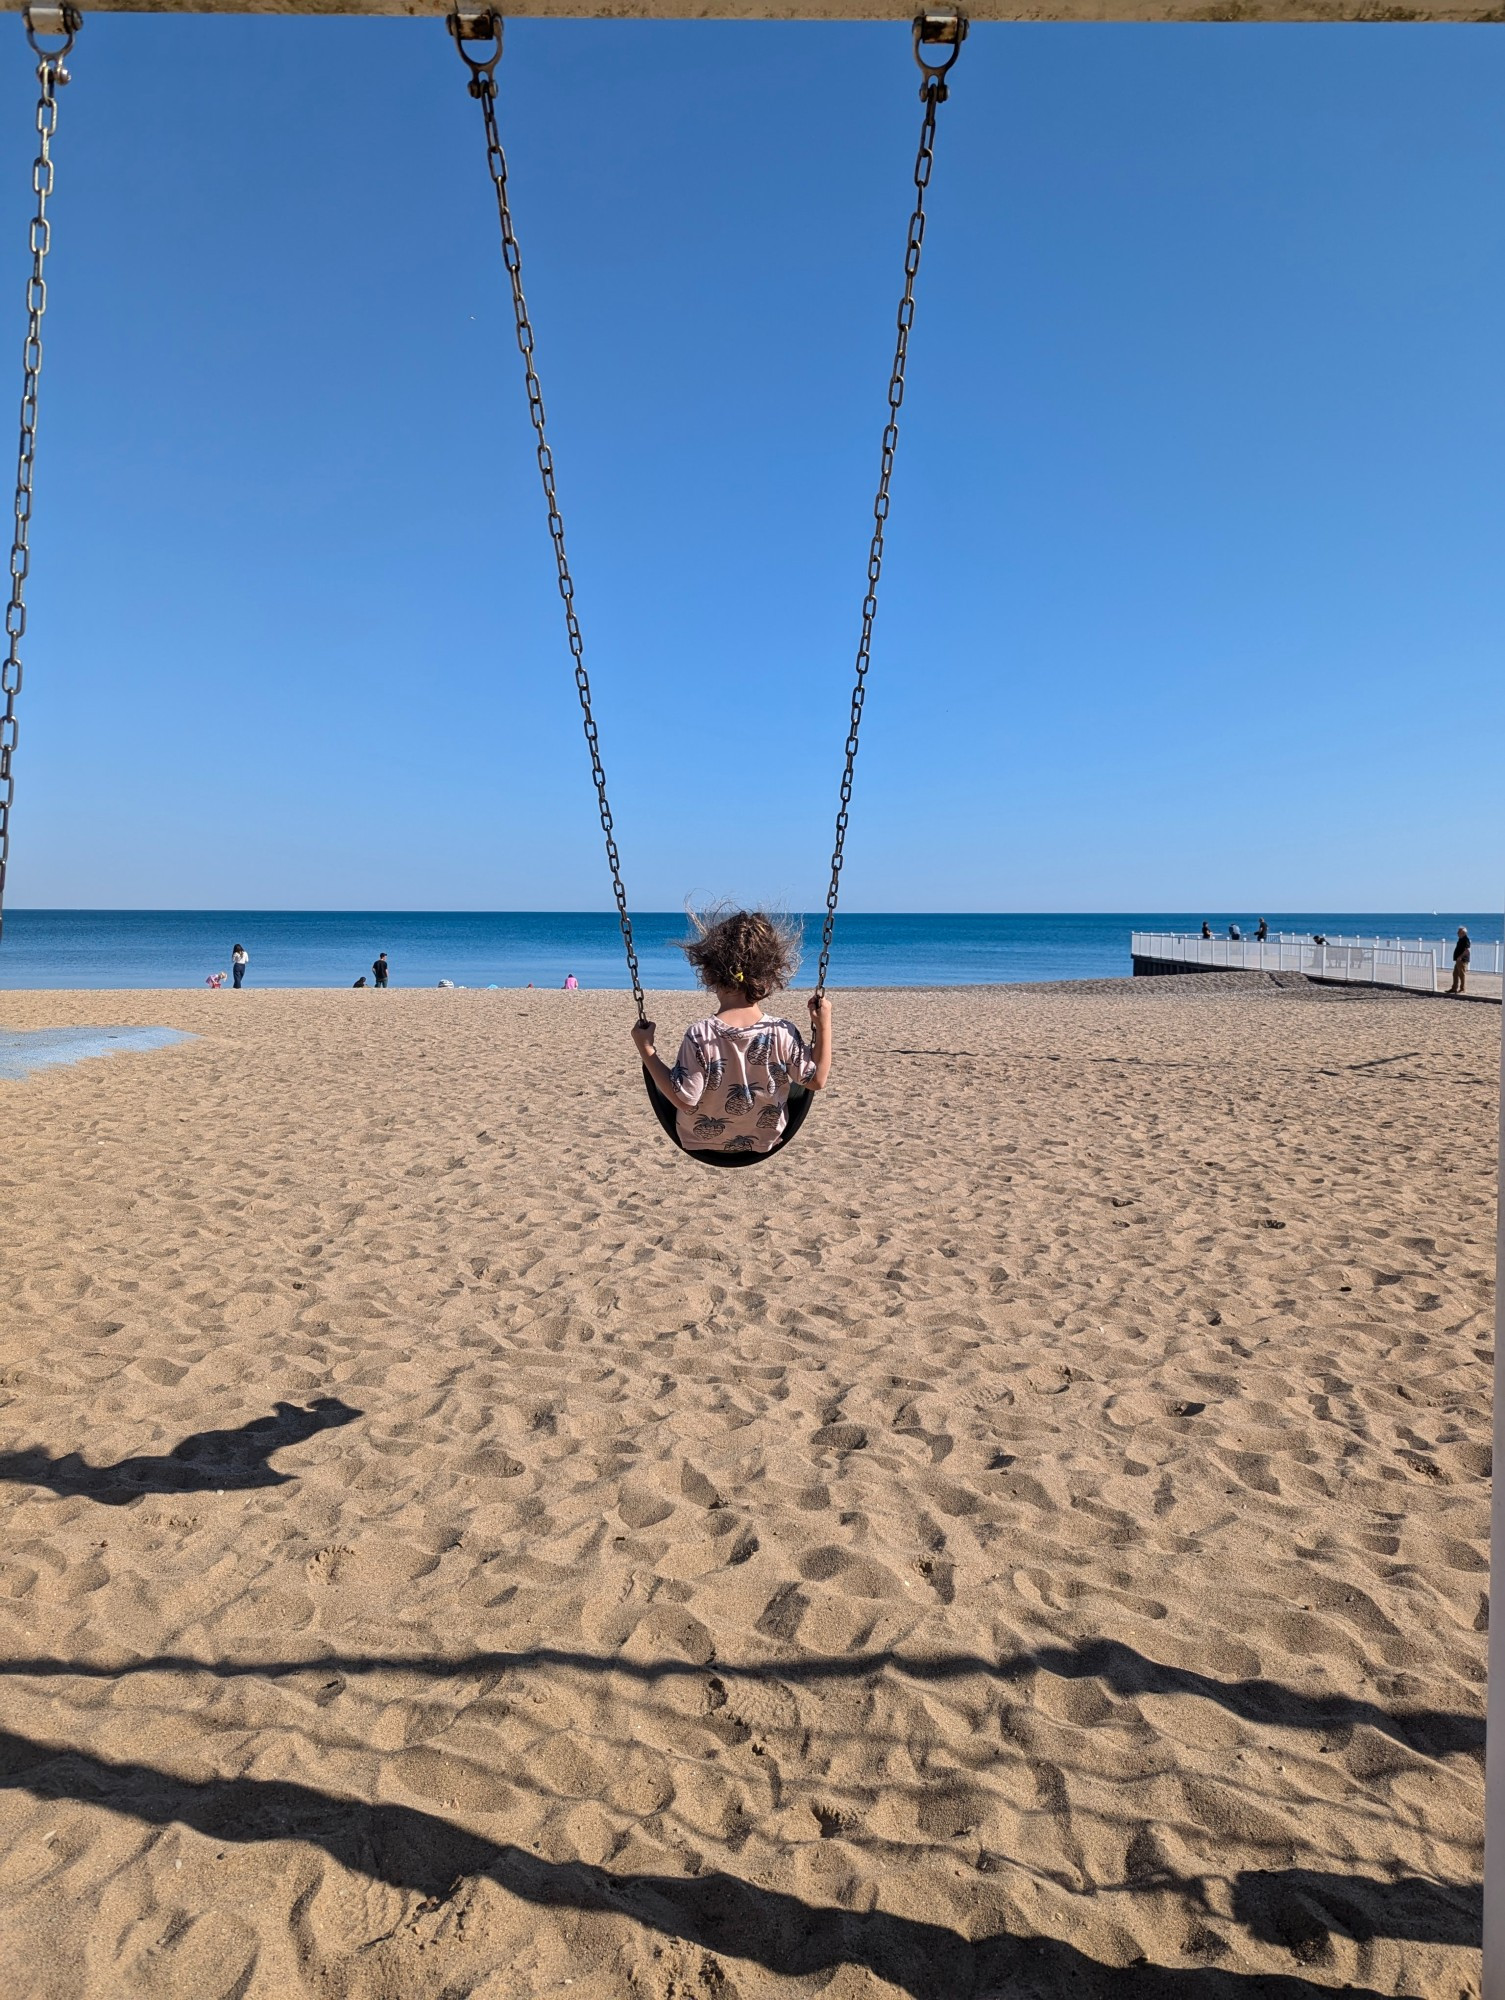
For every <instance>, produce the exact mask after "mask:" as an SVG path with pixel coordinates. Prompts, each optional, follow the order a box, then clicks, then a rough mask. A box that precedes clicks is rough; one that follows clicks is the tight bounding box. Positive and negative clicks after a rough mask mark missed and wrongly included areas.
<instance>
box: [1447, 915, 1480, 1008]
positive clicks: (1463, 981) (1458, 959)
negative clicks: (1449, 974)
mask: <svg viewBox="0 0 1505 2000" xmlns="http://www.w3.org/2000/svg"><path fill="white" fill-rule="evenodd" d="M1473 948H1474V944H1473V939H1472V938H1471V937H1470V936H1469V934H1468V932H1467V931H1466V930H1465V929H1464V928H1463V926H1462V924H1460V925H1459V926H1458V942H1457V943H1456V944H1455V945H1454V946H1453V983H1452V985H1451V986H1450V987H1449V988H1448V992H1449V994H1453V993H1462V992H1464V991H1465V990H1466V989H1467V987H1468V961H1469V958H1470V956H1471V955H1472V952H1473Z"/></svg>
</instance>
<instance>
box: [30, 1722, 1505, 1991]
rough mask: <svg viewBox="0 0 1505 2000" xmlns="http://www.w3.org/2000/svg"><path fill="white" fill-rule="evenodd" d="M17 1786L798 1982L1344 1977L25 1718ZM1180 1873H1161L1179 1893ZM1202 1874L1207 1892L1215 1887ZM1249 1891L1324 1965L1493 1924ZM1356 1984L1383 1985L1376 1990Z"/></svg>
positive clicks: (1408, 1898)
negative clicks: (803, 1892) (1085, 1937)
mask: <svg viewBox="0 0 1505 2000" xmlns="http://www.w3.org/2000/svg"><path fill="white" fill-rule="evenodd" d="M0 1789H5V1790H13V1791H22V1792H26V1793H28V1794H30V1796H31V1797H33V1798H36V1799H46V1800H57V1801H62V1800H78V1801H83V1802H86V1803H88V1804H90V1805H93V1806H100V1807H103V1808H104V1809H105V1810H107V1811H110V1812H115V1813H120V1814H123V1815H126V1816H128V1817H129V1818H132V1819H134V1820H136V1821H138V1822H140V1823H141V1824H143V1825H147V1826H164V1825H166V1824H168V1823H169V1822H176V1823H177V1824H180V1825H183V1826H187V1827H191V1828H193V1829H194V1830H195V1831H197V1832H199V1833H202V1834H204V1835H205V1836H207V1837H208V1838H209V1839H211V1840H214V1841H218V1842H222V1843H226V1844H229V1843H231V1842H253V1841H261V1840H300V1841H305V1842H307V1843H309V1844H310V1845H312V1846H315V1847H319V1848H322V1849H323V1851H324V1852H325V1853H326V1854H328V1855H329V1856H330V1857H331V1859H333V1860H335V1861H337V1862H339V1863H340V1864H341V1865H342V1866H344V1867H347V1868H350V1869H353V1870H355V1871H357V1872H358V1873H360V1874H362V1875H365V1876H367V1877H369V1878H371V1879H373V1880H376V1881H380V1882H385V1883H387V1884H389V1885H390V1886H391V1887H393V1888H394V1889H399V1890H407V1891H411V1892H413V1893H416V1894H418V1895H422V1896H425V1897H433V1898H437V1899H438V1900H440V1901H446V1900H448V1898H449V1897H450V1896H451V1895H452V1894H453V1893H454V1892H455V1890H456V1889H457V1888H458V1886H459V1885H460V1883H462V1882H463V1881H464V1880H465V1879H466V1878H469V1877H490V1879H491V1880H493V1881H495V1882H498V1883H500V1884H501V1885H502V1886H503V1887H504V1888H505V1889H507V1890H508V1891H509V1892H510V1893H511V1894H512V1895H514V1896H518V1897H521V1898H523V1899H524V1900H525V1901H527V1902H530V1903H533V1904H535V1905H537V1906H539V1907H545V1908H556V1909H561V1908H562V1909H570V1910H579V1911H585V1912H596V1913H599V1914H602V1915H611V1916H618V1917H625V1918H627V1919H628V1920H629V1921H631V1922H634V1923H638V1924H641V1925H642V1926H644V1928H646V1929H648V1930H650V1931H655V1932H657V1933H658V1934H659V1935H660V1936H664V1937H672V1938H679V1939H683V1940H684V1941H685V1942H687V1943H690V1944H694V1945H698V1946H701V1947H702V1948H704V1949H705V1950H707V1951H711V1952H717V1953H721V1954H724V1955H725V1956H726V1957H729V1958H747V1959H752V1960H754V1961H756V1963H757V1964H759V1965H761V1966H764V1967H766V1968H767V1969H768V1970H769V1971H771V1972H773V1973H775V1974H776V1975H779V1976H780V1977H783V1978H786V1979H803V1978H807V1977H809V1976H811V1975H813V1974H818V1973H820V1972H823V1971H834V1970H835V1969H836V1968H837V1967H839V1966H843V1965H857V1966H864V1967H866V1968H868V1969H869V1970H870V1971H872V1972H873V1973H874V1974H875V1975H876V1976H877V1977H879V1978H880V1979H885V1980H888V1981H891V1982H892V1983H893V1984H894V1985H895V1986H897V1987H899V1988H900V1989H901V1990H902V1991H903V1992H905V1993H907V1994H909V1995H910V1996H912V2000H983V1996H997V1997H998V2000H1001V1996H1003V1995H1016V1994H1017V1995H1019V1996H1021V2000H1022V1996H1026V1995H1028V1996H1037V2000H1038V1997H1039V1996H1046V1995H1050V1996H1056V1995H1059V1996H1061V2000H1066V1996H1070V2000H1317V1996H1319V1995H1322V1994H1326V1993H1330V1992H1331V1990H1332V1988H1331V1985H1330V1984H1329V1983H1328V1982H1326V1981H1323V1982H1321V1983H1314V1982H1313V1981H1310V1980H1308V1979H1305V1978H1303V1977H1301V1976H1299V1975H1293V1976H1286V1975H1283V1974H1270V1973H1237V1972H1231V1971H1223V1970H1220V1969H1219V1968H1217V1967H1216V1966H1208V1967H1205V1968H1204V1967H1196V1966H1194V1967H1187V1968H1173V1967H1164V1966H1149V1965H1135V1966H1126V1967H1115V1966H1107V1965H1103V1964H1100V1963H1099V1962H1098V1961H1096V1960H1094V1959H1091V1958H1089V1957H1087V1956H1086V1955H1085V1954H1084V1953H1082V1952H1080V1951H1078V1950H1076V1949H1075V1947H1073V1946H1072V1945H1069V1944H1066V1943H1063V1942H1061V1941H1059V1940H1056V1939H1051V1938H1039V1937H1012V1936H995V1937H991V1938H984V1939H981V1940H977V1941H973V1940H970V1939H967V1938H964V1937H962V1936H961V1935H960V1934H959V1933H958V1932H956V1931H954V1930H950V1929H948V1928H946V1927H945V1926H944V1925H941V1924H931V1923H926V1922H923V1921H921V1920H920V1919H918V1918H913V1917H901V1916H894V1915H890V1914H888V1913H887V1912H884V1911H880V1910H868V1911H853V1910H842V1909H836V1908H832V1907H830V1906H826V1905H821V1904H815V1903H808V1902H805V1901H803V1900H802V1899H801V1898H799V1897H797V1896H790V1895H786V1894H784V1893H782V1892H781V1891H779V1890H775V1889H768V1888H762V1887H759V1886H756V1885H754V1884H752V1883H749V1882H744V1881H742V1880H740V1879H739V1878H738V1877H736V1876H734V1875H727V1874H724V1873H722V1872H720V1871H712V1872H710V1873H707V1874H704V1875H697V1876H679V1875H625V1874H624V1875H614V1874H612V1873H610V1872H609V1871H608V1870H605V1869H601V1868H595V1867H590V1866H587V1865H586V1864H585V1863H583V1862H573V1861H571V1862H555V1861H545V1860H543V1859H541V1858H540V1857H539V1856H538V1855H536V1854H532V1853H529V1852H527V1851H525V1850H524V1849H521V1848H518V1847H514V1846H512V1845H511V1844H510V1843H502V1844H497V1843H495V1842H492V1841H489V1840H485V1839H483V1838H481V1837H480V1836H478V1835H476V1834H473V1833H471V1832H469V1831H467V1830H466V1829H465V1828H463V1827H459V1826H456V1825H454V1824H453V1823H451V1822H450V1821H448V1820H445V1819H441V1818H439V1817H438V1816H437V1815H436V1814H433V1813H428V1812H423V1811H420V1810H418V1809H416V1808H414V1807H411V1806H404V1805H368V1804H366V1803H364V1802H362V1801H357V1800H351V1799H346V1798H340V1797H338V1796H335V1795H333V1794H330V1793H327V1792H320V1791H316V1790H314V1789H313V1788H312V1787H311V1786H308V1785H303V1784H297V1783H293V1782H289V1781H285V1780H276V1779H261V1778H210V1779H205V1780H190V1779H183V1778H175V1777H172V1776H171V1775H169V1774H168V1773H167V1772H164V1771H159V1770H157V1769H155V1768H154V1767H153V1766H151V1765H148V1764H132V1763H116V1762H113V1761H111V1760H108V1759H105V1758H102V1757H95V1756H92V1755H89V1754H87V1753H85V1752H82V1751H77V1750H68V1749H58V1748H57V1747H56V1746H55V1745H52V1744H46V1743H41V1742H37V1741H34V1740H32V1739H31V1738H29V1737H25V1736H20V1735H17V1734H14V1733H11V1732H0ZM1297 1878H1299V1879H1297ZM1250 1884H1253V1885H1255V1886H1253V1887H1250V1886H1249V1885H1250ZM1175 1886H1176V1884H1175V1882H1174V1881H1170V1882H1166V1881H1158V1880H1157V1884H1156V1887H1157V1889H1159V1890H1161V1891H1163V1890H1164V1889H1165V1888H1168V1887H1170V1888H1174V1887H1175ZM1185 1886H1186V1888H1187V1890H1188V1892H1189V1895H1190V1898H1191V1899H1192V1901H1193V1902H1195V1901H1197V1900H1199V1892H1198V1888H1197V1885H1196V1884H1194V1883H1188V1884H1186V1885H1185ZM1235 1895H1236V1897H1245V1896H1246V1895H1248V1896H1252V1897H1253V1898H1254V1900H1255V1902H1256V1904H1257V1909H1258V1922H1257V1926H1256V1935H1258V1936H1261V1937H1265V1936H1267V1935H1271V1934H1272V1927H1273V1936H1274V1938H1276V1939H1278V1941H1279V1942H1280V1943H1282V1944H1285V1945H1287V1946H1288V1948H1290V1949H1291V1950H1292V1951H1293V1952H1294V1953H1295V1954H1296V1955H1297V1957H1298V1959H1301V1960H1304V1961H1305V1962H1307V1963H1308V1964H1311V1963H1315V1962H1318V1961H1320V1960H1321V1959H1322V1958H1324V1957H1325V1956H1326V1955H1327V1953H1328V1949H1329V1947H1328V1945H1327V1935H1328V1931H1329V1929H1343V1930H1347V1929H1349V1921H1350V1919H1351V1918H1352V1917H1353V1916H1354V1914H1355V1912H1357V1913H1358V1914H1359V1915H1360V1917H1361V1919H1362V1922H1363V1925H1364V1927H1365V1934H1366V1935H1368V1936H1371V1937H1377V1936H1403V1937H1414V1936H1417V1935H1424V1936H1426V1937H1427V1938H1431V1939H1436V1940H1438V1941H1446V1942H1450V1943H1459V1944H1471V1943H1474V1942H1476V1941H1477V1937H1478V1929H1479V1922H1480V1898H1479V1892H1478V1891H1477V1890H1474V1889H1469V1888H1466V1887H1453V1886H1450V1885H1447V1884H1439V1883H1431V1882H1421V1881H1415V1880H1412V1881H1408V1882H1403V1883H1392V1882H1381V1881H1370V1880H1367V1879H1365V1878H1363V1877H1340V1876H1327V1875H1316V1874H1308V1873H1305V1872H1304V1871H1299V1870H1298V1871H1288V1872H1287V1874H1286V1875H1259V1876H1257V1877H1250V1876H1241V1877H1239V1878H1237V1881H1236V1885H1235ZM1395 1908H1399V1909H1400V1910H1401V1911H1402V1922H1403V1927H1402V1928H1401V1929H1399V1930H1393V1929H1391V1928H1390V1924H1389V1917H1388V1913H1389V1912H1390V1911H1391V1910H1392V1909H1395ZM1340 1913H1341V1914H1340ZM1343 1990H1344V1991H1345V1992H1346V1993H1349V1994H1354V1995H1358V1996H1360V2000H1380V1996H1379V1995H1378V1994H1377V1993H1376V1992H1374V1991H1373V1990H1372V1989H1369V1988H1360V1987H1355V1986H1346V1987H1344V1989H1343Z"/></svg>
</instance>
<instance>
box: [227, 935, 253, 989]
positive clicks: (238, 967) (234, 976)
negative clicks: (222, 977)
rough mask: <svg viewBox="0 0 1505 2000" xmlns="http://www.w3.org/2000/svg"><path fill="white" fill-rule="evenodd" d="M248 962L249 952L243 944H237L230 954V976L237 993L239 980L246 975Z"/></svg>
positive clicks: (239, 986) (239, 984) (249, 960)
mask: <svg viewBox="0 0 1505 2000" xmlns="http://www.w3.org/2000/svg"><path fill="white" fill-rule="evenodd" d="M250 962H251V958H250V954H249V952H248V951H247V950H246V948H245V946H244V945H243V944H238V945H237V946H236V947H235V949H234V951H232V952H231V954H230V978H231V981H232V983H233V985H234V987H235V990H236V992H237V993H238V992H239V991H240V988H241V982H242V981H243V980H244V978H245V976H246V967H247V966H248V965H249V964H250Z"/></svg>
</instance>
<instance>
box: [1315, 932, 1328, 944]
mask: <svg viewBox="0 0 1505 2000" xmlns="http://www.w3.org/2000/svg"><path fill="white" fill-rule="evenodd" d="M1312 943H1313V944H1326V943H1327V939H1326V938H1325V937H1324V936H1323V934H1322V932H1321V931H1313V932H1312Z"/></svg>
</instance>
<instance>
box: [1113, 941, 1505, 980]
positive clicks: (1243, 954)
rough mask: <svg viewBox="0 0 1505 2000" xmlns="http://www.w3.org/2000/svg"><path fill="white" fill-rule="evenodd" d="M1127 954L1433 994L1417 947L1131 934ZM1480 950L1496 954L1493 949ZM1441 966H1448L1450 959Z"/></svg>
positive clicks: (1428, 954)
mask: <svg viewBox="0 0 1505 2000" xmlns="http://www.w3.org/2000/svg"><path fill="white" fill-rule="evenodd" d="M1129 948H1130V950H1131V951H1132V952H1133V954H1134V956H1135V957H1136V958H1154V959H1159V960H1161V961H1162V963H1166V964H1171V965H1197V966H1205V967H1207V968H1208V969H1209V970H1211V969H1213V968H1217V969H1220V970H1228V971H1236V972H1304V973H1305V974H1306V976H1307V977H1308V978H1309V979H1337V980H1343V981H1352V982H1356V983H1358V984H1360V985H1372V986H1405V987H1410V988H1412V989H1414V990H1415V991H1418V992H1421V993H1435V992H1436V991H1437V966H1438V948H1437V946H1436V945H1434V944H1427V943H1421V942H1418V943H1416V944H1405V943H1402V942H1401V941H1400V940H1399V939H1396V940H1385V939H1379V938H1376V939H1363V940H1361V939H1357V938H1354V939H1338V938H1327V939H1325V940H1324V941H1323V942H1322V943H1320V944H1319V943H1318V942H1317V940H1316V939H1315V938H1309V937H1308V938H1303V937H1296V936H1293V935H1291V934H1290V933H1287V934H1286V935H1284V936H1281V937H1267V938H1218V937H1211V938H1204V937H1190V936H1186V935H1185V934H1183V933H1180V932H1176V931H1134V932H1132V933H1131V934H1130V942H1129ZM1486 949H1488V950H1490V951H1491V952H1494V953H1497V952H1498V949H1499V947H1498V946H1490V947H1486ZM1479 953H1480V947H1479V946H1478V945H1475V946H1474V960H1473V968H1471V969H1480V968H1479ZM1447 962H1448V963H1449V964H1450V963H1451V958H1449V960H1448V961H1447ZM1482 969H1483V970H1485V971H1488V970H1490V969H1491V968H1490V967H1489V966H1485V967H1483V968H1482Z"/></svg>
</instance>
